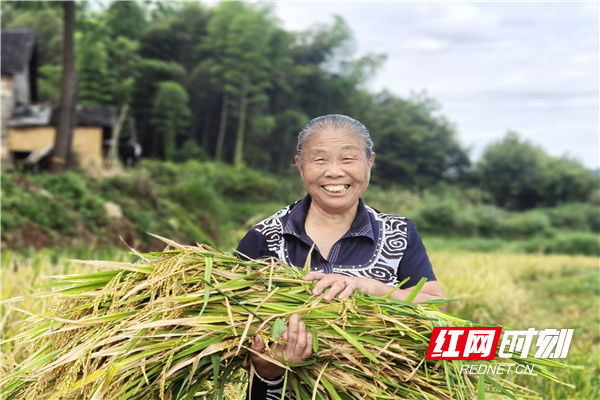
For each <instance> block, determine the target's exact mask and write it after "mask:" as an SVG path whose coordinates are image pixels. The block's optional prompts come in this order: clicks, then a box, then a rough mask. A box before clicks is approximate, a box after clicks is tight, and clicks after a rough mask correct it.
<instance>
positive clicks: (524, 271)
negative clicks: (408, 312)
mask: <svg viewBox="0 0 600 400" xmlns="http://www.w3.org/2000/svg"><path fill="white" fill-rule="evenodd" d="M426 245H427V246H428V251H429V254H430V257H431V260H432V263H433V265H434V268H435V271H436V274H437V277H438V280H439V281H440V285H441V287H442V289H443V290H444V293H445V294H446V296H447V297H448V298H456V299H459V300H458V301H456V302H452V303H451V304H450V305H449V312H450V313H452V314H455V315H458V316H459V317H462V318H465V319H468V320H471V321H473V322H479V323H484V324H501V325H503V326H504V327H506V328H508V329H528V328H530V327H535V328H538V329H545V328H557V329H560V328H573V329H575V333H574V336H573V340H572V342H571V347H570V351H569V355H568V357H567V359H566V360H563V361H565V362H566V363H567V364H569V365H572V366H579V368H570V369H564V370H562V369H552V370H551V372H552V373H554V374H555V375H556V376H557V377H558V379H559V380H561V381H563V382H566V383H568V384H572V385H574V386H575V388H574V389H571V388H569V387H567V386H564V385H560V384H557V383H554V382H551V381H548V380H545V379H536V378H535V377H530V376H521V375H518V376H517V375H511V376H508V379H514V380H515V382H517V383H518V384H520V385H523V386H525V387H527V388H529V389H532V390H535V391H537V392H538V393H540V394H541V396H542V397H543V398H544V399H556V400H562V399H578V400H580V399H581V400H586V399H590V400H592V399H596V398H599V397H600V392H599V387H600V382H599V380H598V376H600V371H599V361H598V351H599V345H598V344H599V343H600V332H599V327H600V303H599V301H600V300H599V299H600V287H599V282H600V273H599V272H600V271H599V270H600V268H599V266H598V259H597V258H595V257H582V256H564V255H531V254H510V253H506V252H502V251H497V252H492V253H474V252H465V251H457V250H452V249H451V247H449V246H448V247H446V248H445V249H440V248H437V244H436V243H431V242H429V241H427V240H426ZM111 257H112V258H111V259H113V260H115V259H123V260H129V259H130V257H129V256H128V255H126V254H123V255H122V256H117V255H111ZM120 257H122V258H120ZM62 260H64V258H60V257H57V256H56V254H48V253H42V254H38V255H33V256H31V257H25V258H24V257H21V256H18V255H13V254H11V253H9V252H4V254H3V258H2V299H3V300H5V299H7V298H10V297H14V296H20V295H26V294H29V293H31V292H32V291H33V289H32V285H33V284H39V283H41V282H43V280H42V277H44V276H48V275H55V274H63V273H80V272H83V271H84V270H85V271H90V267H89V266H87V267H83V266H81V265H78V264H70V263H66V262H64V261H62ZM19 306H20V307H22V308H25V309H28V310H30V311H33V312H36V311H39V310H40V309H41V307H42V306H43V303H42V302H40V301H39V300H38V301H34V299H31V298H30V299H28V300H27V301H25V302H23V303H21V304H20V305H19ZM20 318H22V316H21V315H20V314H18V313H16V312H14V311H7V309H6V308H4V306H3V309H2V322H3V324H2V335H3V337H4V338H7V337H11V336H14V335H15V334H16V333H17V332H18V331H17V327H16V325H15V324H16V323H17V322H18V321H19V319H20ZM2 356H3V357H4V359H3V365H6V361H10V357H15V358H17V359H18V358H22V356H23V355H22V354H15V353H13V352H12V347H11V346H10V345H5V346H4V347H3V348H2ZM238 385H239V383H238ZM229 390H231V389H229Z"/></svg>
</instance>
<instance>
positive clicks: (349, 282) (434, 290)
mask: <svg viewBox="0 0 600 400" xmlns="http://www.w3.org/2000/svg"><path fill="white" fill-rule="evenodd" d="M304 280H305V281H314V280H318V281H319V282H317V283H316V284H315V287H314V288H313V294H314V295H315V296H318V295H320V294H321V293H323V291H324V290H325V289H327V288H329V290H328V291H327V294H326V295H325V296H323V299H324V300H327V301H330V300H332V299H333V298H334V297H335V296H336V295H337V297H338V298H339V299H342V300H343V299H347V298H348V297H350V296H352V293H354V290H356V289H358V290H359V291H360V292H361V293H366V294H369V295H371V296H380V297H383V296H385V295H386V294H388V293H389V292H390V291H391V290H392V287H390V286H388V285H386V284H385V283H383V282H380V281H378V280H376V279H371V278H361V277H353V276H346V275H342V274H326V273H323V272H311V273H310V274H307V275H306V276H305V277H304ZM411 292H412V288H407V289H397V290H395V291H394V292H393V293H392V294H391V296H390V297H391V298H393V299H397V300H406V298H407V297H408V295H409V294H410V293H411ZM443 298H444V293H442V289H440V287H439V285H438V283H437V282H436V281H430V282H425V285H423V287H422V288H421V291H420V292H419V293H418V294H417V297H415V299H414V300H413V302H414V303H421V302H424V301H427V300H430V299H443ZM439 308H440V310H442V311H446V306H440V307H439Z"/></svg>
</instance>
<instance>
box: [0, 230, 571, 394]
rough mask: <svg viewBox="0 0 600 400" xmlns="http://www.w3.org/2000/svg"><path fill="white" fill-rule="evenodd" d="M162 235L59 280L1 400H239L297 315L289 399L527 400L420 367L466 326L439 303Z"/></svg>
mask: <svg viewBox="0 0 600 400" xmlns="http://www.w3.org/2000/svg"><path fill="white" fill-rule="evenodd" d="M164 240H165V241H166V242H167V243H168V244H169V247H168V248H167V249H166V250H165V251H163V252H158V253H148V254H141V255H140V260H139V261H138V262H136V263H126V262H114V261H113V262H109V261H89V262H87V263H88V264H92V265H96V266H100V267H102V268H103V269H102V270H101V271H99V272H95V273H89V274H78V275H63V276H58V277H55V280H54V281H53V282H52V283H51V284H49V285H48V288H49V289H52V290H50V291H49V292H47V293H46V294H42V295H39V296H42V297H45V298H54V299H57V301H56V302H55V303H54V306H52V307H49V308H47V309H46V310H44V312H42V313H39V314H38V315H34V314H33V313H30V314H31V315H29V317H28V318H27V319H26V321H25V324H26V327H25V328H24V330H23V331H22V332H21V333H19V334H16V335H15V336H13V337H11V338H7V339H5V340H4V342H5V343H6V342H14V343H15V344H16V345H17V346H18V347H19V348H20V350H19V351H20V352H27V353H28V354H29V356H28V357H27V358H26V359H25V360H24V361H23V362H19V363H14V365H12V366H8V368H7V369H6V370H5V371H4V373H3V377H2V379H1V381H0V383H1V388H2V398H4V399H7V400H9V399H40V398H43V399H51V400H55V399H119V400H126V399H157V398H160V399H162V400H164V399H169V400H171V399H182V400H183V399H204V398H216V399H221V398H228V399H241V398H244V394H245V391H246V387H247V386H246V385H247V383H246V382H247V381H250V382H251V379H247V376H248V375H249V376H250V378H251V377H252V374H253V369H252V368H251V365H250V363H249V355H250V353H251V352H252V350H251V348H250V345H251V343H252V340H253V338H254V337H255V335H261V336H262V338H263V340H264V341H265V342H266V343H268V344H270V343H272V342H273V341H278V340H281V339H280V335H281V331H282V328H281V327H282V326H285V323H284V322H285V320H286V319H287V318H288V317H289V316H290V315H292V314H299V315H300V316H301V318H302V320H303V321H304V322H305V323H306V325H307V329H310V330H312V331H313V338H314V341H313V350H314V355H313V357H311V358H310V359H309V360H307V361H305V362H303V363H294V364H293V363H289V362H286V361H285V360H279V361H278V363H279V365H281V366H282V367H283V368H285V369H286V371H287V372H286V376H285V382H286V387H287V388H288V390H289V391H292V392H294V393H295V395H296V398H297V399H302V400H308V399H339V400H352V399H398V398H408V399H470V398H475V397H477V396H479V397H480V398H483V397H482V395H484V394H483V393H484V391H487V393H489V394H493V393H496V394H500V395H504V396H508V397H510V398H515V397H534V393H532V392H531V391H529V390H527V389H526V388H523V387H520V386H518V385H516V384H514V383H511V382H508V381H506V380H503V379H501V378H499V377H496V376H487V375H486V376H483V375H481V376H472V375H468V374H461V373H460V370H461V362H459V361H448V362H446V361H441V362H439V361H426V360H425V354H426V352H427V348H428V345H429V338H430V336H431V331H432V328H433V327H434V326H463V325H472V324H470V323H469V322H468V321H465V320H462V319H458V318H455V317H453V316H451V315H449V314H445V313H442V312H440V311H439V310H438V308H437V306H438V305H440V304H442V303H443V302H442V301H439V300H438V301H429V302H428V303H426V304H421V305H416V304H413V303H411V302H407V301H399V300H394V299H390V298H389V297H373V296H368V295H363V294H360V293H355V295H354V296H352V297H351V298H349V299H346V300H334V301H331V302H327V301H324V300H322V297H323V295H321V296H313V295H312V294H311V289H312V286H313V284H312V283H310V282H306V281H304V280H302V277H303V276H304V275H305V274H306V271H304V270H302V269H299V268H295V267H290V266H287V265H284V264H282V263H280V262H277V261H269V262H267V261H252V262H242V261H240V260H239V259H237V258H236V257H234V256H232V255H229V254H224V253H221V252H218V251H215V250H213V249H212V248H209V247H207V246H197V247H189V246H181V245H179V244H177V243H174V242H172V241H169V240H167V239H164ZM415 293H416V292H415ZM6 305H7V306H12V307H13V308H14V309H17V308H18V303H16V302H9V303H8V304H6ZM496 362H501V363H503V364H506V363H520V364H530V363H531V364H533V365H534V371H535V373H536V374H538V375H539V376H541V377H544V378H548V379H554V380H555V378H554V377H553V375H551V374H550V373H549V372H548V370H547V369H546V366H560V364H558V363H555V362H552V361H549V360H533V359H511V360H505V359H503V360H500V359H496V360H494V361H490V362H489V363H490V364H493V363H496ZM246 371H249V372H246ZM479 379H480V380H479ZM478 380H479V381H478Z"/></svg>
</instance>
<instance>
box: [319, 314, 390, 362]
mask: <svg viewBox="0 0 600 400" xmlns="http://www.w3.org/2000/svg"><path fill="white" fill-rule="evenodd" d="M331 327H332V328H333V329H335V331H336V332H337V333H339V334H340V335H342V336H343V337H344V339H346V340H347V341H348V342H349V343H350V344H352V345H353V346H354V347H356V348H357V349H358V351H360V352H361V353H362V354H363V355H364V356H365V357H367V358H368V359H369V360H371V361H373V362H374V363H375V364H379V360H378V359H376V358H375V357H374V356H373V354H371V353H369V351H368V350H367V349H365V348H364V347H363V345H362V344H360V342H359V341H358V339H357V338H356V337H354V336H352V335H351V334H349V333H348V332H346V331H344V330H343V329H342V328H340V327H339V326H337V325H336V324H331Z"/></svg>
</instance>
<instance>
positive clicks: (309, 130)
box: [296, 114, 373, 168]
mask: <svg viewBox="0 0 600 400" xmlns="http://www.w3.org/2000/svg"><path fill="white" fill-rule="evenodd" d="M326 129H335V130H340V131H346V132H349V133H353V134H355V135H357V136H359V137H360V139H361V140H362V142H363V144H364V146H365V155H366V156H367V162H370V161H371V157H372V156H373V141H372V140H371V136H369V131H368V130H367V128H366V127H365V126H364V125H363V124H362V123H360V122H359V121H357V120H355V119H353V118H350V117H348V116H347V115H341V114H328V115H323V116H320V117H317V118H314V119H312V120H310V121H309V122H308V124H306V126H305V127H304V129H302V131H300V133H299V134H298V145H297V146H296V155H297V156H298V157H300V160H299V161H298V165H297V167H298V168H302V164H303V161H304V160H303V159H302V147H303V146H304V144H305V143H307V142H308V141H309V140H310V139H311V138H312V137H313V136H314V135H315V134H317V133H321V132H322V131H324V130H326Z"/></svg>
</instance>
